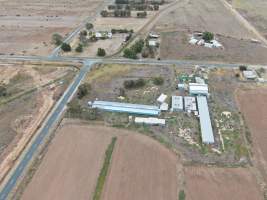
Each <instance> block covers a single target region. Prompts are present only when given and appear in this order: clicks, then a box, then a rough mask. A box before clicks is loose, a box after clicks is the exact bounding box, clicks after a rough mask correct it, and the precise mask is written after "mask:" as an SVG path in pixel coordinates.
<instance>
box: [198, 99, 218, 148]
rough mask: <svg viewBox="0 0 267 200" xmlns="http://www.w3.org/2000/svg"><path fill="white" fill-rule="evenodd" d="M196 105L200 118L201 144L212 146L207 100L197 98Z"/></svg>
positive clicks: (212, 138)
mask: <svg viewBox="0 0 267 200" xmlns="http://www.w3.org/2000/svg"><path fill="white" fill-rule="evenodd" d="M197 105H198V110H199V117H200V128H201V137H202V142H203V143H205V144H212V143H214V136H213V131H212V127H211V122H210V114H209V108H208V103H207V98H206V97H204V96H198V97H197Z"/></svg>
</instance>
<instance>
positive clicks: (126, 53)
mask: <svg viewBox="0 0 267 200" xmlns="http://www.w3.org/2000/svg"><path fill="white" fill-rule="evenodd" d="M123 57H125V58H130V59H137V56H136V53H135V52H134V51H133V50H132V49H128V48H127V49H125V50H124V51H123Z"/></svg>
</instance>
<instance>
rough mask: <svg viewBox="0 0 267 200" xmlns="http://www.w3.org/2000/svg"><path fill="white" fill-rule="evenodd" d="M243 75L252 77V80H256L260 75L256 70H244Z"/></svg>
mask: <svg viewBox="0 0 267 200" xmlns="http://www.w3.org/2000/svg"><path fill="white" fill-rule="evenodd" d="M243 75H244V77H245V78H246V79H251V80H254V79H256V78H257V77H258V76H257V73H256V72H255V71H254V70H246V71H243Z"/></svg>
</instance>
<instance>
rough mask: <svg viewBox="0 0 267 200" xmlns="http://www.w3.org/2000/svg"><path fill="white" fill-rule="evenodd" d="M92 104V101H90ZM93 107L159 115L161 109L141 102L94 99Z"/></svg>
mask: <svg viewBox="0 0 267 200" xmlns="http://www.w3.org/2000/svg"><path fill="white" fill-rule="evenodd" d="M88 104H89V105H90V104H91V103H89V102H88ZM92 107H93V108H99V109H102V110H106V111H112V112H124V113H132V114H139V115H159V114H160V109H159V108H158V107H157V106H150V105H141V104H130V103H119V102H110V101H94V102H93V103H92Z"/></svg>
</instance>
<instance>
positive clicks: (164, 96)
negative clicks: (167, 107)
mask: <svg viewBox="0 0 267 200" xmlns="http://www.w3.org/2000/svg"><path fill="white" fill-rule="evenodd" d="M167 97H168V96H167V95H166V94H163V93H162V94H161V95H160V96H159V97H158V99H157V102H159V103H161V104H162V103H164V102H165V100H166V99H167Z"/></svg>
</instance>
